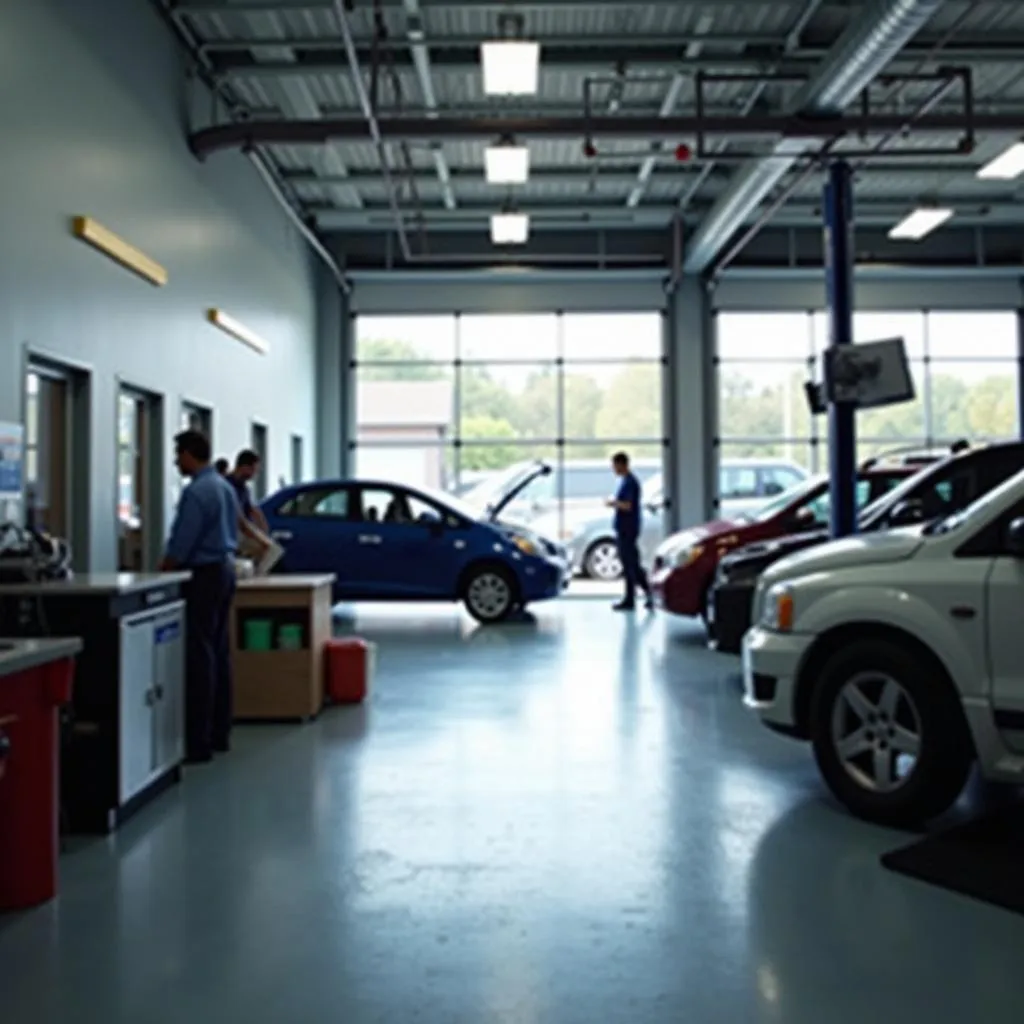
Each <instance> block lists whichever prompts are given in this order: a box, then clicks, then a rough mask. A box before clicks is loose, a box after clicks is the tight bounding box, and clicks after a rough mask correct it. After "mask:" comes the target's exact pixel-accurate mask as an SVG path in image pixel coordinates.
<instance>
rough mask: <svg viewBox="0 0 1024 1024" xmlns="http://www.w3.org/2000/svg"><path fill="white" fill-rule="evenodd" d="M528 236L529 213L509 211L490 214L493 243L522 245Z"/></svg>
mask: <svg viewBox="0 0 1024 1024" xmlns="http://www.w3.org/2000/svg"><path fill="white" fill-rule="evenodd" d="M529 237H530V217H529V214H526V213H513V212H509V211H506V212H504V213H494V214H491V241H492V242H493V243H494V244H495V245H522V244H523V243H524V242H525V241H526V240H527V238H529Z"/></svg>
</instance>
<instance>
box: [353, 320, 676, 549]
mask: <svg viewBox="0 0 1024 1024" xmlns="http://www.w3.org/2000/svg"><path fill="white" fill-rule="evenodd" d="M355 333H356V358H354V359H353V360H352V361H351V364H350V365H351V369H352V370H353V372H354V375H355V380H356V420H357V423H356V426H357V433H356V440H355V442H354V443H353V445H352V448H353V450H354V455H355V464H356V468H357V474H358V475H359V476H363V477H366V476H367V475H372V476H373V477H374V478H375V479H377V480H394V481H395V482H399V483H407V484H410V485H416V484H417V483H420V484H429V485H431V486H437V487H440V488H441V489H444V490H448V491H452V492H454V493H457V494H459V495H460V496H461V497H463V498H465V499H466V500H472V501H473V502H475V503H476V504H479V505H480V507H481V508H483V507H486V505H487V504H488V503H489V501H490V499H489V495H490V493H491V492H492V491H494V492H497V491H499V490H500V489H501V487H502V486H503V485H505V484H507V483H508V482H509V480H510V478H511V477H512V476H514V474H516V473H520V472H523V471H524V470H528V468H529V464H530V463H531V462H533V461H536V460H543V461H544V462H546V463H547V464H548V465H549V466H551V469H552V472H551V473H550V474H549V475H548V476H546V477H538V478H537V480H536V481H534V482H533V483H531V484H529V485H528V486H527V488H526V490H525V491H524V493H523V494H521V495H519V496H518V497H517V498H516V499H514V501H513V503H512V506H510V508H509V509H507V510H506V511H505V512H504V513H503V515H506V516H507V517H508V518H511V519H515V518H519V519H521V520H526V521H530V522H534V521H536V522H537V524H538V527H537V528H538V529H540V524H541V523H543V525H544V529H545V530H548V531H549V532H550V533H551V534H552V535H554V534H555V533H558V534H561V533H562V532H563V531H564V529H565V527H566V522H567V521H566V518H565V516H566V509H575V508H577V507H578V506H579V505H580V503H583V504H584V505H586V507H587V509H588V510H589V509H590V507H591V505H593V506H594V510H595V511H596V513H597V514H598V515H599V516H600V515H603V516H607V515H608V511H607V509H606V507H605V505H604V499H605V498H606V497H607V496H608V494H609V493H611V492H612V491H613V490H614V488H615V479H614V477H613V475H612V472H611V468H610V466H609V456H610V455H611V454H612V453H614V452H616V451H618V450H620V449H625V450H627V451H629V452H630V454H631V456H632V457H633V461H634V464H635V466H636V471H637V472H638V474H639V473H643V474H645V475H647V476H650V475H651V474H653V473H655V472H656V473H657V475H658V477H659V480H660V474H661V470H662V464H663V458H664V450H665V446H666V439H665V436H664V435H665V427H664V423H663V413H662V409H663V404H664V391H665V387H664V367H665V365H666V358H665V351H664V324H663V319H662V316H661V315H660V314H658V313H648V314H645V315H642V316H640V315H635V316H633V315H631V316H615V315H611V316H603V315H594V316H590V315H588V316H578V315H576V314H565V315H561V314H549V315H540V316H533V315H531V316H520V315H494V316H487V315H477V314H473V315H461V314H454V315H450V316H435V317H419V318H416V317H407V318H396V317H391V318H377V317H371V318H363V317H356V322H355ZM442 346H443V358H438V357H437V356H438V355H439V353H441V351H442ZM591 492H593V493H591ZM552 517H553V518H552Z"/></svg>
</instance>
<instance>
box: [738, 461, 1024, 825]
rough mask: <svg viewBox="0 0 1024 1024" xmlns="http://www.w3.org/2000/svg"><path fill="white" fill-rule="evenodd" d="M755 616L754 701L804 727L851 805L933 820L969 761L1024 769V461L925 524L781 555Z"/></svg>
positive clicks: (747, 674) (1012, 778) (748, 670)
mask: <svg viewBox="0 0 1024 1024" xmlns="http://www.w3.org/2000/svg"><path fill="white" fill-rule="evenodd" d="M754 622H755V623H756V625H755V626H754V627H753V628H752V629H751V630H750V631H749V632H748V633H747V634H746V636H745V637H744V641H743V682H744V691H745V700H746V703H747V704H748V705H749V706H750V707H752V708H754V709H756V710H757V712H758V713H759V714H760V716H761V719H762V721H764V723H765V724H766V725H768V726H770V727H772V728H774V729H776V730H778V731H780V732H784V733H787V734H789V735H792V736H795V737H797V738H799V739H804V740H810V741H811V743H812V744H813V746H814V753H815V757H816V760H817V763H818V767H819V769H820V770H821V773H822V775H823V776H824V778H825V781H826V782H827V783H828V785H829V788H830V789H831V790H832V791H833V793H835V795H836V796H837V797H838V798H839V800H840V801H842V802H843V803H844V804H845V805H846V806H847V807H848V808H849V809H850V810H851V811H853V812H854V813H855V814H858V815H860V816H861V817H865V818H869V819H872V820H875V821H880V822H884V823H887V824H894V825H910V824H917V823H921V822H923V821H927V820H928V819H929V818H933V817H935V816H936V815H938V814H940V813H942V812H943V811H944V810H946V809H947V808H948V807H949V806H950V805H951V804H952V803H953V802H954V801H955V800H956V798H957V796H958V795H959V793H960V791H961V790H962V789H963V786H964V782H965V781H966V779H967V775H968V773H969V771H970V768H971V765H972V764H973V763H974V762H975V761H977V762H978V764H979V765H980V768H981V771H982V773H983V775H984V776H985V777H986V778H989V779H993V780H999V781H1006V782H1016V783H1024V473H1020V474H1018V475H1016V476H1014V477H1012V478H1011V479H1010V480H1008V481H1007V482H1006V483H1004V484H1002V485H1001V486H999V487H997V488H996V489H995V490H993V491H990V492H989V493H988V494H986V495H985V496H984V497H982V498H980V499H979V500H978V501H976V502H974V504H972V505H970V506H968V507H967V508H966V509H965V510H963V511H962V512H958V513H956V514H955V515H952V516H950V517H949V518H947V519H943V520H940V521H938V522H935V523H933V524H931V525H929V526H924V527H921V526H916V527H908V528H904V529H897V530H891V531H888V532H884V533H871V534H866V535H864V536H861V537H851V538H846V539H843V540H838V541H833V542H831V543H829V544H826V545H824V546H823V547H820V548H811V549H808V550H806V551H803V552H800V553H799V554H795V555H792V556H790V557H788V558H785V559H783V560H781V561H779V562H777V563H775V564H774V565H773V566H771V567H770V568H769V569H768V570H767V571H766V572H765V573H764V575H763V576H762V577H761V580H760V582H759V583H758V588H757V592H756V596H755V599H754Z"/></svg>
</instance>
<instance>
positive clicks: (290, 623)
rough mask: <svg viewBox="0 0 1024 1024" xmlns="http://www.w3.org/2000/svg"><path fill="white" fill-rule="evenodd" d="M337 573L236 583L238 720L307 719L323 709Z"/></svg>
mask: <svg viewBox="0 0 1024 1024" xmlns="http://www.w3.org/2000/svg"><path fill="white" fill-rule="evenodd" d="M333 586H334V576H333V575H318V576H300V575H281V576H257V577H254V578H251V579H242V580H239V581H238V589H237V591H236V593H235V607H234V614H233V615H232V616H231V652H232V658H233V660H234V666H233V667H234V702H235V709H234V717H235V721H242V722H244V721H259V720H262V721H289V720H290V721H295V720H298V721H305V720H307V719H310V718H314V717H316V716H317V715H318V714H319V713H320V711H321V709H322V708H323V705H324V647H325V645H326V644H327V641H328V640H330V638H331V607H332V604H333V601H332V590H333Z"/></svg>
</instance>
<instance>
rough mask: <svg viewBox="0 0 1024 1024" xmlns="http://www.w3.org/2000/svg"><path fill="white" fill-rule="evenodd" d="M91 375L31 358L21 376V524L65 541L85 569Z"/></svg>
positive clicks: (76, 563)
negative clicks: (22, 398)
mask: <svg viewBox="0 0 1024 1024" xmlns="http://www.w3.org/2000/svg"><path fill="white" fill-rule="evenodd" d="M89 454H90V453H89V374H88V373H87V372H86V371H84V370H79V369H75V368H72V367H67V366H62V365H60V364H57V363H53V362H49V361H47V360H43V359H35V358H30V359H29V362H28V367H27V370H26V373H25V521H26V523H27V524H28V525H29V526H32V527H33V528H35V529H38V530H41V531H43V532H45V533H49V534H52V535H53V536H55V537H61V538H64V539H65V540H67V541H69V542H70V544H71V551H72V565H73V566H74V568H75V569H76V570H78V571H83V570H85V569H86V568H87V562H88V557H87V552H88V545H89V524H88V518H89V471H88V467H89Z"/></svg>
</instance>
